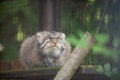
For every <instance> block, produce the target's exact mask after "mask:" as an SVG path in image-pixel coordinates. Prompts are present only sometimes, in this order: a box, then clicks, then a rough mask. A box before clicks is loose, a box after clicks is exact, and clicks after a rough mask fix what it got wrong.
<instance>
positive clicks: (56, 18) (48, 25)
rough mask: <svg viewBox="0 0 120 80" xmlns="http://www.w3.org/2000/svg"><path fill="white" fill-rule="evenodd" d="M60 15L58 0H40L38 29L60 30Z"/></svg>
mask: <svg viewBox="0 0 120 80" xmlns="http://www.w3.org/2000/svg"><path fill="white" fill-rule="evenodd" d="M60 17H61V8H60V0H40V19H39V20H40V22H39V24H40V25H39V31H43V30H48V31H60V30H61V22H60Z"/></svg>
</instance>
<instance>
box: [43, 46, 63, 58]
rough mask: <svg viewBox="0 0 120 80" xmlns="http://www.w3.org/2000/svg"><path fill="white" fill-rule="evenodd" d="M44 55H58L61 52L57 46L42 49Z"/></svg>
mask: <svg viewBox="0 0 120 80" xmlns="http://www.w3.org/2000/svg"><path fill="white" fill-rule="evenodd" d="M43 53H44V55H48V56H51V57H59V56H60V55H61V54H62V53H61V49H58V48H57V47H54V48H50V49H46V50H44V51H43Z"/></svg>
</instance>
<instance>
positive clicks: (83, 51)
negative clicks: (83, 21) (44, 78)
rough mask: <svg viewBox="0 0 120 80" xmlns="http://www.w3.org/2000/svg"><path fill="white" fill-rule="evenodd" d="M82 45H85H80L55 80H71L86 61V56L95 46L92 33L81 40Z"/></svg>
mask: <svg viewBox="0 0 120 80" xmlns="http://www.w3.org/2000/svg"><path fill="white" fill-rule="evenodd" d="M80 43H82V44H84V45H81V46H80V45H78V46H77V47H76V48H75V49H74V51H73V53H72V54H71V57H70V59H69V60H68V61H67V63H66V64H65V65H64V66H63V67H62V68H61V69H60V71H59V72H58V73H57V75H56V76H55V78H54V80H70V79H71V78H72V76H73V75H74V73H75V72H76V70H77V69H78V67H79V66H80V64H81V62H82V61H83V60H84V58H85V56H86V55H87V54H88V52H89V50H90V49H91V48H92V46H93V44H94V39H93V37H92V36H91V35H90V33H88V32H86V34H85V36H84V37H83V38H82V39H81V40H80Z"/></svg>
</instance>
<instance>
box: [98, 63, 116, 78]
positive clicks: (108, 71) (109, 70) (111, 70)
mask: <svg viewBox="0 0 120 80" xmlns="http://www.w3.org/2000/svg"><path fill="white" fill-rule="evenodd" d="M96 71H97V72H100V73H103V74H105V75H106V76H108V77H111V78H112V77H114V76H113V75H114V74H118V69H117V67H111V66H110V63H106V64H104V66H101V65H100V66H98V68H97V69H96ZM113 80H114V79H113Z"/></svg>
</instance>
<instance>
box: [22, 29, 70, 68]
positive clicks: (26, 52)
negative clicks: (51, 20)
mask: <svg viewBox="0 0 120 80" xmlns="http://www.w3.org/2000/svg"><path fill="white" fill-rule="evenodd" d="M70 51H71V48H70V45H69V44H68V43H67V42H66V41H65V35H64V33H61V32H55V31H51V32H50V31H43V32H38V33H36V35H33V36H32V37H28V38H27V39H25V41H24V42H23V44H22V46H21V49H20V59H21V62H22V63H23V65H24V66H25V67H26V68H39V67H52V66H60V67H61V66H63V65H64V64H65V63H66V61H67V60H68V58H69V55H70Z"/></svg>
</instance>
